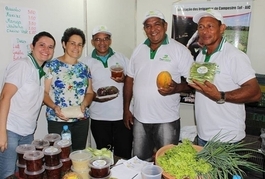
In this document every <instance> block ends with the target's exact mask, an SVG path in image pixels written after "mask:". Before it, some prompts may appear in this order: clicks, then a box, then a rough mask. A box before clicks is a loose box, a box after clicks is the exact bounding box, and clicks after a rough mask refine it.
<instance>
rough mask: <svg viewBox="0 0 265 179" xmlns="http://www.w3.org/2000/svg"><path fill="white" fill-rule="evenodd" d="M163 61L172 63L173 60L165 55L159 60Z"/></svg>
mask: <svg viewBox="0 0 265 179" xmlns="http://www.w3.org/2000/svg"><path fill="white" fill-rule="evenodd" d="M159 59H160V60H161V61H165V62H170V61H171V59H170V58H169V56H168V55H164V56H163V57H162V58H159Z"/></svg>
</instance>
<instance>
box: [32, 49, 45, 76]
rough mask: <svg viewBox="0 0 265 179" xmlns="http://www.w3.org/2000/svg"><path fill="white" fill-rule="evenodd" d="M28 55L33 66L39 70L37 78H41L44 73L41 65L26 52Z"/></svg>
mask: <svg viewBox="0 0 265 179" xmlns="http://www.w3.org/2000/svg"><path fill="white" fill-rule="evenodd" d="M28 57H29V58H30V60H31V61H32V63H33V65H34V66H35V68H36V69H37V70H38V72H39V78H40V79H41V78H42V77H43V76H44V75H45V74H46V73H45V72H44V71H43V69H42V67H40V66H39V64H38V63H37V61H36V60H35V58H34V57H33V56H32V53H30V54H28Z"/></svg>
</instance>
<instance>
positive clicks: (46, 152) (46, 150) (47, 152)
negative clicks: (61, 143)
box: [42, 146, 62, 155]
mask: <svg viewBox="0 0 265 179" xmlns="http://www.w3.org/2000/svg"><path fill="white" fill-rule="evenodd" d="M61 151H62V150H61V148H60V147H56V146H49V147H45V148H44V149H43V150H42V152H43V153H44V155H56V154H59V153H61Z"/></svg>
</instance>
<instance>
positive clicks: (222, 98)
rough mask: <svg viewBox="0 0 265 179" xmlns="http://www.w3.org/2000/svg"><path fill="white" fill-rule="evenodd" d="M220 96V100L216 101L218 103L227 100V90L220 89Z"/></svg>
mask: <svg viewBox="0 0 265 179" xmlns="http://www.w3.org/2000/svg"><path fill="white" fill-rule="evenodd" d="M220 96H221V98H220V99H219V100H218V101H216V102H217V103H218V104H223V103H225V100H226V95H225V92H223V91H220Z"/></svg>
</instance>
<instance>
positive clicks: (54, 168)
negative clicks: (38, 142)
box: [44, 162, 63, 170]
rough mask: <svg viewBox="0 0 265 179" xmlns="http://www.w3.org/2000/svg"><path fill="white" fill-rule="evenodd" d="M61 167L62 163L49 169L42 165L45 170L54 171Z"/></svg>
mask: <svg viewBox="0 0 265 179" xmlns="http://www.w3.org/2000/svg"><path fill="white" fill-rule="evenodd" d="M62 166H63V163H62V162H60V164H59V165H57V166H53V167H49V166H46V165H44V167H45V169H46V170H56V169H58V168H61V167H62Z"/></svg>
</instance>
